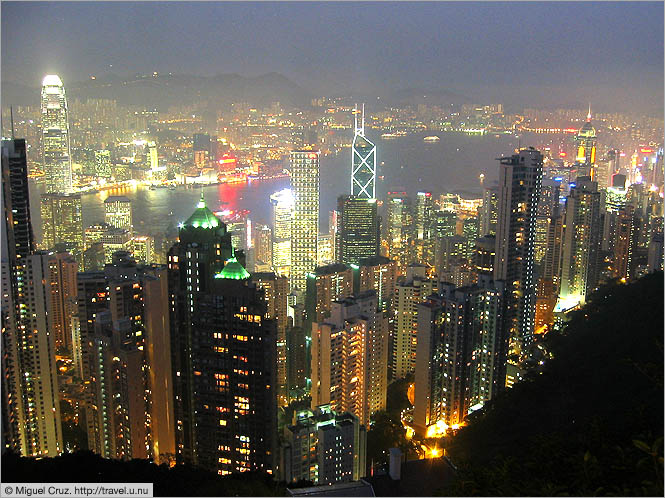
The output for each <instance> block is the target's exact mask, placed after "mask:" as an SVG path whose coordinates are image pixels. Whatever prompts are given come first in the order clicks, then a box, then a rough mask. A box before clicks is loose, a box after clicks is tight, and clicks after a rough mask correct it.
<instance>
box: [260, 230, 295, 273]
mask: <svg viewBox="0 0 665 498" xmlns="http://www.w3.org/2000/svg"><path fill="white" fill-rule="evenodd" d="M290 250H291V243H290V242H289V251H290ZM254 256H255V266H256V268H257V270H258V268H259V266H261V267H263V266H267V267H268V268H270V267H272V230H271V229H270V227H269V226H266V225H259V226H257V227H256V228H255V230H254Z"/></svg>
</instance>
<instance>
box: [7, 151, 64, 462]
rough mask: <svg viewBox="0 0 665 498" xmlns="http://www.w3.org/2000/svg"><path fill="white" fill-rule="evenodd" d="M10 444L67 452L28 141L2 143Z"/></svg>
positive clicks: (31, 451)
mask: <svg viewBox="0 0 665 498" xmlns="http://www.w3.org/2000/svg"><path fill="white" fill-rule="evenodd" d="M2 188H3V192H2V194H3V195H2V199H3V201H2V202H3V205H2V208H3V216H2V233H1V234H0V239H1V243H2V287H3V292H2V308H1V313H2V350H3V354H2V394H3V399H2V407H3V410H2V413H3V419H2V423H3V443H4V445H6V447H8V448H11V449H13V450H14V451H16V452H17V453H20V454H21V455H23V456H41V457H44V456H49V457H54V456H57V455H58V454H60V452H62V451H63V450H64V446H63V439H62V428H61V421H60V402H59V397H58V384H57V380H56V366H55V333H53V331H52V330H51V327H50V322H49V320H48V317H49V311H50V308H51V300H50V297H51V296H50V290H51V289H50V287H51V285H50V279H49V269H48V255H47V254H34V242H33V236H32V223H31V220H30V199H29V195H28V166H27V160H26V147H25V140H23V139H19V140H6V141H4V140H3V142H2Z"/></svg>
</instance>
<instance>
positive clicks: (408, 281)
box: [390, 263, 437, 379]
mask: <svg viewBox="0 0 665 498" xmlns="http://www.w3.org/2000/svg"><path fill="white" fill-rule="evenodd" d="M436 289H437V282H436V281H434V280H433V279H428V278H427V276H426V267H425V265H420V264H417V263H414V264H412V265H409V267H408V268H407V271H406V278H404V279H403V280H402V281H400V282H398V283H397V285H396V286H395V298H394V299H393V308H394V310H395V318H394V327H393V331H392V338H391V339H392V344H391V358H390V361H391V366H392V368H391V373H392V376H391V378H393V379H403V378H404V377H406V376H407V375H408V374H409V373H412V372H413V371H414V370H415V368H416V332H417V329H418V309H417V306H418V304H420V303H422V302H423V301H424V300H425V299H427V297H428V296H430V295H431V294H432V293H434V292H436Z"/></svg>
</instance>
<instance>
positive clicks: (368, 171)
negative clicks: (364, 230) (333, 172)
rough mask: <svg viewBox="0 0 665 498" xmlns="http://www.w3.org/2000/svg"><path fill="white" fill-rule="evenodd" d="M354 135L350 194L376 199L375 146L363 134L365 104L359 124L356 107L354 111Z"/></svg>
mask: <svg viewBox="0 0 665 498" xmlns="http://www.w3.org/2000/svg"><path fill="white" fill-rule="evenodd" d="M354 119H355V124H354V135H353V144H352V146H351V154H352V156H353V157H352V161H351V195H352V196H355V197H360V198H364V199H376V146H375V145H374V144H373V143H372V142H370V141H369V140H368V139H367V137H366V136H365V105H364V104H363V106H362V114H361V119H360V126H359V125H358V109H357V108H356V109H355V111H354Z"/></svg>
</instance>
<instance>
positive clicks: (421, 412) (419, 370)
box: [414, 276, 503, 435]
mask: <svg viewBox="0 0 665 498" xmlns="http://www.w3.org/2000/svg"><path fill="white" fill-rule="evenodd" d="M417 310H418V312H417V317H418V344H417V352H416V380H415V393H414V423H415V426H416V427H417V429H418V430H419V431H421V432H422V433H423V434H426V435H434V434H432V432H434V433H435V432H436V431H437V429H438V426H442V427H443V428H445V427H447V426H454V425H455V424H460V423H461V422H462V421H463V420H464V417H466V415H467V413H469V412H470V411H473V410H474V409H478V408H480V407H481V406H483V404H484V403H485V402H487V401H488V400H490V399H491V398H492V397H493V396H494V394H495V393H496V392H497V391H498V389H499V388H500V384H501V382H502V380H501V370H502V368H500V364H499V362H500V358H501V355H500V348H501V338H500V335H501V324H502V310H503V286H502V284H500V283H496V284H495V283H493V282H492V281H491V280H490V279H489V277H487V276H484V277H481V279H480V282H479V283H478V284H477V285H474V286H471V287H462V288H457V289H456V288H455V286H454V285H452V284H443V283H442V284H441V289H440V290H439V295H437V296H431V297H429V298H428V299H427V300H426V301H425V302H423V303H420V304H418V306H417Z"/></svg>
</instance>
